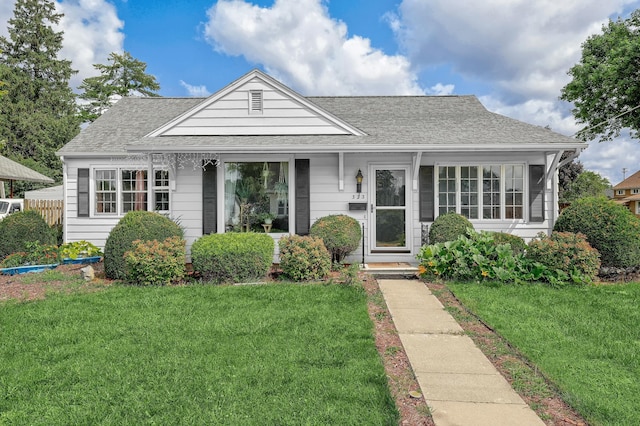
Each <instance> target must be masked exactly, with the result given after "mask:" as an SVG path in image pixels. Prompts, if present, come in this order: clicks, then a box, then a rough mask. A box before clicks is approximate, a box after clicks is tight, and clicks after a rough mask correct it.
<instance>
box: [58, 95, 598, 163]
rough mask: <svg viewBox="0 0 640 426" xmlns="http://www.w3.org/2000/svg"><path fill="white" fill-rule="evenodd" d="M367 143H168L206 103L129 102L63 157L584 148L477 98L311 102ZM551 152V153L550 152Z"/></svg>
mask: <svg viewBox="0 0 640 426" xmlns="http://www.w3.org/2000/svg"><path fill="white" fill-rule="evenodd" d="M306 99H307V100H309V101H311V102H313V103H314V104H316V105H317V106H319V107H320V108H322V109H324V110H325V111H327V112H329V113H331V114H333V115H334V116H336V117H338V118H339V119H341V120H343V121H345V122H347V123H349V124H351V125H352V126H355V127H357V128H359V129H360V130H362V131H364V132H365V133H366V136H343V135H330V136H327V135H315V136H298V135H286V136H285V135H283V136H162V137H145V135H147V134H149V133H150V132H152V131H153V130H155V129H157V128H158V127H160V126H162V125H163V124H165V123H167V122H169V121H170V120H172V119H173V118H175V117H177V116H179V115H180V114H182V113H184V112H186V111H188V110H189V109H190V108H193V107H194V106H196V105H197V104H198V103H200V102H202V101H203V99H202V98H124V99H122V100H120V101H119V102H117V103H116V104H115V105H114V106H112V107H111V109H109V111H107V112H106V113H105V114H103V115H102V116H101V117H100V118H99V119H98V120H96V121H95V122H94V123H92V124H91V125H90V126H88V127H87V128H86V129H84V130H83V131H82V132H81V133H80V134H79V135H78V136H76V137H75V138H74V139H73V140H72V141H70V142H69V143H68V144H67V145H65V146H64V147H63V148H62V149H61V150H60V151H59V154H60V155H73V154H74V153H75V154H80V153H96V154H100V153H103V154H117V153H123V152H126V151H145V150H158V151H159V150H167V151H175V150H185V151H198V150H200V151H208V152H229V151H237V152H245V151H248V150H253V151H254V152H255V151H259V150H270V149H278V150H280V151H289V152H296V151H311V150H314V149H315V150H327V149H337V148H338V147H339V148H340V150H350V149H351V150H355V151H359V150H371V151H376V150H381V151H391V150H398V151H403V150H404V151H415V150H426V149H447V148H455V149H459V150H464V149H474V148H475V149H477V148H478V147H490V146H495V147H496V149H498V148H499V149H526V148H525V147H530V148H531V149H545V147H544V146H545V145H546V149H554V147H557V148H558V149H561V148H577V147H583V146H586V145H585V144H584V143H582V142H580V141H578V140H576V139H573V138H569V137H566V136H563V135H560V134H558V133H555V132H552V131H550V130H548V129H545V128H543V127H540V126H534V125H531V124H527V123H524V122H521V121H518V120H514V119H511V118H508V117H505V116H502V115H499V114H495V113H492V112H490V111H488V110H487V109H486V108H485V107H484V106H483V105H482V104H481V103H480V101H479V100H478V99H477V98H476V97H475V96H353V97H307V98H306ZM549 144H551V145H549Z"/></svg>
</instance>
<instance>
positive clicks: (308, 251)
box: [278, 235, 331, 281]
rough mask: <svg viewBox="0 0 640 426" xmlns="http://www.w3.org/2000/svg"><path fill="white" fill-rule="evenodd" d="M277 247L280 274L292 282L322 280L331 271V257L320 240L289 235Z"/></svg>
mask: <svg viewBox="0 0 640 426" xmlns="http://www.w3.org/2000/svg"><path fill="white" fill-rule="evenodd" d="M278 245H279V246H280V268H282V273H283V274H284V275H285V276H286V277H288V278H290V279H292V280H294V281H309V280H319V279H323V278H326V276H327V275H328V274H329V272H330V271H331V255H330V254H329V251H328V250H327V248H326V247H325V246H324V243H323V241H322V240H321V239H320V238H316V237H311V236H306V237H301V236H299V235H291V236H288V237H283V238H281V239H280V241H279V242H278Z"/></svg>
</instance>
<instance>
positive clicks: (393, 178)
mask: <svg viewBox="0 0 640 426" xmlns="http://www.w3.org/2000/svg"><path fill="white" fill-rule="evenodd" d="M370 176H371V178H372V180H371V182H373V183H374V184H373V185H371V194H370V197H369V199H370V200H371V211H370V215H371V218H370V219H371V221H370V223H371V224H372V226H371V241H372V242H373V244H372V245H371V251H372V252H373V253H376V252H377V253H382V252H396V253H397V252H400V253H406V252H408V251H409V241H408V240H409V239H408V237H407V236H408V235H410V234H409V210H408V206H409V205H410V203H409V194H410V192H409V191H408V189H407V183H408V177H409V176H410V174H409V166H379V165H374V166H371V170H370Z"/></svg>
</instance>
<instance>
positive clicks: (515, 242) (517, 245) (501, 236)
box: [491, 232, 527, 254]
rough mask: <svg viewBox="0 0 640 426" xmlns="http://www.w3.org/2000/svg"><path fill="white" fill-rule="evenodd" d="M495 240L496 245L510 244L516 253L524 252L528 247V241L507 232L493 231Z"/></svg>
mask: <svg viewBox="0 0 640 426" xmlns="http://www.w3.org/2000/svg"><path fill="white" fill-rule="evenodd" d="M491 236H492V237H493V242H494V243H495V244H496V245H499V244H507V243H508V244H509V245H510V246H511V250H512V251H513V253H514V254H522V253H524V252H525V250H526V249H527V243H525V242H524V240H523V239H522V237H519V236H518V235H513V234H509V233H507V232H492V233H491Z"/></svg>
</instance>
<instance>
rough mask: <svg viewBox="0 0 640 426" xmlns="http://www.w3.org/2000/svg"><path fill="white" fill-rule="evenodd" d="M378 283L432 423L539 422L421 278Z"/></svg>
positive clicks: (491, 424)
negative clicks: (431, 417)
mask: <svg viewBox="0 0 640 426" xmlns="http://www.w3.org/2000/svg"><path fill="white" fill-rule="evenodd" d="M378 283H379V286H380V290H381V291H382V294H383V295H384V299H385V301H386V302H387V306H388V308H389V311H390V312H391V317H392V318H393V322H394V323H395V326H396V329H397V330H398V333H399V335H400V340H401V341H402V345H403V346H404V349H405V351H406V353H407V356H408V357H409V362H410V363H411V366H412V367H413V371H414V373H415V375H416V377H417V379H418V383H419V384H420V389H422V394H423V395H424V397H425V399H426V401H427V404H428V405H429V408H430V409H431V415H432V416H433V420H434V422H435V424H436V425H437V426H452V425H473V426H483V425H487V426H501V425H504V426H512V425H518V426H528V425H532V426H533V425H536V426H544V423H543V422H542V420H540V418H539V417H538V416H537V415H536V414H535V413H534V412H533V410H531V408H529V406H528V405H527V404H526V403H525V402H524V401H523V400H522V398H520V396H519V395H518V394H517V393H516V392H515V391H514V390H513V389H512V388H511V386H510V385H509V383H508V382H507V381H506V379H505V378H504V377H502V375H501V374H500V373H499V372H498V370H496V369H495V367H494V366H493V364H491V362H489V360H488V359H487V358H486V357H485V356H484V354H483V353H482V352H481V351H480V349H478V348H477V347H476V346H475V344H474V343H473V341H472V340H471V338H469V337H468V336H466V335H465V334H464V333H463V330H462V328H461V327H460V325H459V324H458V323H457V322H456V321H455V320H454V319H453V317H452V316H451V315H450V314H449V313H448V312H447V311H445V310H444V307H443V306H442V304H441V303H440V301H439V300H438V299H437V298H436V297H435V296H434V295H433V294H431V291H429V289H428V288H427V287H426V286H425V285H424V283H422V282H421V281H418V280H406V279H379V280H378Z"/></svg>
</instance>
